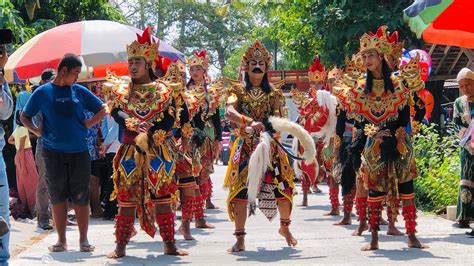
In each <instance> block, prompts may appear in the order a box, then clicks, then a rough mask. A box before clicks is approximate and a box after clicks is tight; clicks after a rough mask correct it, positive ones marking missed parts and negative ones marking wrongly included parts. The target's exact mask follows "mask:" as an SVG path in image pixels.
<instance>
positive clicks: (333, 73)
mask: <svg viewBox="0 0 474 266" xmlns="http://www.w3.org/2000/svg"><path fill="white" fill-rule="evenodd" d="M342 74H343V70H342V68H337V67H336V66H334V67H333V68H332V69H331V70H330V71H329V72H328V77H327V79H328V80H331V79H339V78H341V77H342Z"/></svg>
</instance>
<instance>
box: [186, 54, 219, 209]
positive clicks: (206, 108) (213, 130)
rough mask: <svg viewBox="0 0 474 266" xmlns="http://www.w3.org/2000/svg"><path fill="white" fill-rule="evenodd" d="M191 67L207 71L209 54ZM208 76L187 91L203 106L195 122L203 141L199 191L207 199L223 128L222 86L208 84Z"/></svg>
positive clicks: (192, 60) (197, 58) (195, 58)
mask: <svg viewBox="0 0 474 266" xmlns="http://www.w3.org/2000/svg"><path fill="white" fill-rule="evenodd" d="M188 62H189V67H192V66H201V67H202V68H203V69H204V71H206V72H207V69H208V65H209V59H208V58H207V57H206V52H205V51H201V52H199V53H196V54H194V55H193V56H192V57H191V58H189V59H188ZM208 82H209V78H208V77H207V73H206V74H205V77H204V80H203V81H202V82H200V83H198V82H196V81H194V80H190V82H188V85H187V90H188V91H189V92H190V94H192V95H193V97H195V98H196V99H197V100H198V101H199V103H200V105H199V106H198V109H197V110H196V115H195V116H194V117H193V119H192V124H193V127H194V128H196V130H198V131H200V133H202V135H203V136H204V137H205V138H204V143H202V144H201V145H200V146H199V147H198V149H199V154H200V160H201V173H200V175H199V180H198V183H199V188H200V190H201V196H202V197H203V199H204V200H206V199H210V198H211V196H212V181H211V177H210V176H211V174H212V173H214V161H215V159H216V158H217V157H218V155H219V154H218V153H219V150H218V148H219V142H220V141H222V125H221V120H220V114H219V107H220V101H219V99H220V98H221V96H222V94H221V92H220V90H221V89H222V87H221V86H222V85H223V84H222V83H221V82H216V83H213V85H212V86H210V85H211V84H208Z"/></svg>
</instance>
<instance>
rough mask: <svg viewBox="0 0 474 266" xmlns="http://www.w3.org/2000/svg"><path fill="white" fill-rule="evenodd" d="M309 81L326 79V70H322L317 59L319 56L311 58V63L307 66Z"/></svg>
mask: <svg viewBox="0 0 474 266" xmlns="http://www.w3.org/2000/svg"><path fill="white" fill-rule="evenodd" d="M308 75H309V81H325V80H326V70H324V67H323V65H321V62H320V61H319V57H318V56H316V57H315V58H314V59H313V63H312V64H311V66H309V74H308Z"/></svg>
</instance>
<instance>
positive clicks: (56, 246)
mask: <svg viewBox="0 0 474 266" xmlns="http://www.w3.org/2000/svg"><path fill="white" fill-rule="evenodd" d="M48 250H49V252H63V251H66V250H67V244H66V243H61V242H57V243H56V244H54V245H52V246H49V247H48Z"/></svg>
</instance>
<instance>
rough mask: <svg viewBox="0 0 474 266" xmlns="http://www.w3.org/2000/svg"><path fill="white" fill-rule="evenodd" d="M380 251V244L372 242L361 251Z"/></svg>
mask: <svg viewBox="0 0 474 266" xmlns="http://www.w3.org/2000/svg"><path fill="white" fill-rule="evenodd" d="M377 249H379V243H378V242H370V244H367V245H364V246H363V247H362V248H361V249H360V250H361V251H370V250H377Z"/></svg>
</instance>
